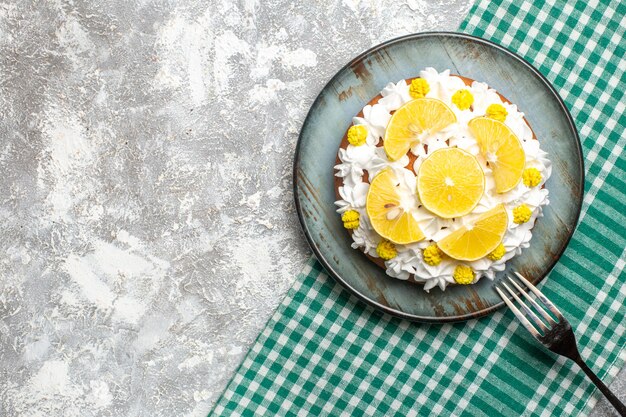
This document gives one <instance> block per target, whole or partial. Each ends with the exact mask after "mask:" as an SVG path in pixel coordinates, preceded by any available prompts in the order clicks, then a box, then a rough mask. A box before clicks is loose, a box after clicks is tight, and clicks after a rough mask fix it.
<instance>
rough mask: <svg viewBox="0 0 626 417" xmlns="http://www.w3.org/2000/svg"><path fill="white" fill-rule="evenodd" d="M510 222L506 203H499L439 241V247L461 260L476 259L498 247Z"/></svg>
mask: <svg viewBox="0 0 626 417" xmlns="http://www.w3.org/2000/svg"><path fill="white" fill-rule="evenodd" d="M508 224H509V218H508V215H507V214H506V209H505V208H504V205H502V204H498V205H497V206H496V207H494V208H492V209H491V210H489V211H487V212H485V213H483V214H481V215H480V216H478V217H477V218H476V219H475V220H474V221H473V222H472V224H470V225H466V226H463V227H461V228H460V229H457V230H455V231H454V232H452V233H450V234H449V235H448V236H446V237H444V238H443V239H441V240H440V241H439V242H437V246H439V249H441V251H442V252H443V253H445V254H446V255H448V256H449V257H451V258H454V259H458V260H460V261H475V260H477V259H480V258H482V257H484V256H487V255H489V254H490V253H491V252H492V251H493V250H494V249H496V248H497V247H498V245H499V244H500V242H502V238H503V237H504V233H505V232H506V229H507V227H508Z"/></svg>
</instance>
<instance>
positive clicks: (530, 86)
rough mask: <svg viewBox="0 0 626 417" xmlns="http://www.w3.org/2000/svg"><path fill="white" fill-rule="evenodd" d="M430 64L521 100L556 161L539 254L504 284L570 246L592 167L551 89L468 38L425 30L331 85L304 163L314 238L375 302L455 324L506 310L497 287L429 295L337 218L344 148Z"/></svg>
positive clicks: (310, 126)
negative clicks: (383, 94)
mask: <svg viewBox="0 0 626 417" xmlns="http://www.w3.org/2000/svg"><path fill="white" fill-rule="evenodd" d="M426 67H434V68H436V69H437V70H438V71H443V70H444V69H448V68H449V69H450V70H451V71H452V72H453V73H455V74H459V75H464V76H466V77H469V78H472V79H474V80H478V81H482V82H485V83H487V84H488V85H489V86H490V87H492V88H495V89H496V90H497V91H498V92H500V93H501V94H502V95H504V97H506V98H508V99H509V100H511V102H513V103H515V104H517V106H518V108H519V109H520V110H521V111H523V112H524V113H525V115H526V119H527V120H528V122H529V123H530V125H531V126H532V128H533V130H534V132H535V134H536V135H537V137H538V138H539V141H540V142H541V147H542V149H544V150H545V151H547V152H548V154H549V158H550V159H551V160H552V163H553V168H552V176H551V177H550V179H549V180H548V182H547V184H546V187H547V188H548V189H549V190H550V205H548V206H547V207H545V209H544V217H542V218H541V219H539V221H538V222H537V223H536V225H535V227H534V229H533V238H532V240H531V245H530V247H529V248H527V249H524V251H523V252H522V254H521V255H519V256H516V257H515V258H513V259H512V260H511V261H509V262H507V268H506V270H505V271H504V272H502V273H500V274H498V275H497V276H496V279H495V280H496V281H498V280H500V279H501V278H502V276H503V275H505V274H507V273H510V272H511V271H513V270H516V271H519V272H520V273H521V274H522V275H524V276H526V277H527V278H528V279H530V280H531V281H532V282H535V283H536V282H538V281H540V280H541V279H543V277H545V276H546V274H547V273H548V272H549V271H550V270H551V269H552V267H553V266H554V264H555V263H556V262H557V260H558V259H559V257H560V256H561V254H562V253H563V251H564V250H565V247H566V246H567V243H568V242H569V240H570V238H571V236H572V234H573V232H574V229H575V227H576V223H577V221H578V216H579V213H580V207H581V204H582V196H583V184H584V169H583V162H582V152H581V147H580V141H579V138H578V133H577V132H576V128H575V126H574V122H573V120H572V117H571V115H570V114H569V112H568V111H567V108H566V107H565V105H564V103H563V101H562V100H561V98H560V97H559V95H558V94H557V92H556V91H555V90H554V88H553V87H552V86H551V85H550V83H549V82H548V81H547V80H546V79H545V78H544V77H543V76H542V75H541V74H540V73H539V71H537V70H536V69H535V68H533V67H532V66H531V65H530V64H529V63H527V62H526V61H524V60H523V59H522V58H520V57H519V56H517V55H516V54H514V53H512V52H510V51H508V50H506V49H504V48H503V47H501V46H498V45H496V44H494V43H492V42H489V41H486V40H484V39H480V38H476V37H473V36H469V35H464V34H459V33H444V32H434V33H419V34H414V35H409V36H405V37H401V38H397V39H394V40H391V41H388V42H385V43H383V44H381V45H378V46H376V47H374V48H372V49H370V50H369V51H367V52H365V53H363V54H361V55H360V56H358V57H357V58H355V59H354V60H352V61H351V62H350V63H349V64H347V65H346V66H345V67H343V68H342V69H341V70H340V71H339V72H338V73H337V74H336V75H335V76H334V77H333V78H332V79H331V80H330V82H329V83H328V84H327V85H326V86H325V87H324V89H323V90H322V92H321V93H320V94H319V96H318V97H317V99H316V100H315V102H314V103H313V106H312V107H311V110H310V111H309V114H308V115H307V117H306V120H305V121H304V125H303V126H302V131H301V132H300V137H299V139H298V145H297V147H296V155H295V161H294V174H293V175H294V179H293V181H294V194H295V201H296V207H297V211H298V216H299V218H300V222H301V223H302V228H303V229H304V234H305V236H306V238H307V240H308V241H309V244H310V245H311V248H312V249H313V252H314V253H315V255H316V256H317V259H318V260H319V261H320V262H321V263H322V265H323V266H324V268H326V270H327V271H328V273H329V274H330V275H331V276H333V277H334V278H335V279H336V280H337V281H339V282H340V283H341V284H342V285H343V286H344V287H345V288H346V289H348V290H349V291H350V292H352V293H353V294H354V295H356V296H357V297H358V298H360V299H361V300H363V301H365V302H366V303H368V304H370V305H372V306H374V307H376V308H378V309H380V310H383V311H385V312H386V313H389V314H392V315H394V316H399V317H402V318H406V319H410V320H416V321H424V322H452V321H462V320H468V319H471V318H476V317H480V316H483V315H485V314H488V313H490V312H493V311H495V310H496V309H498V308H500V307H502V306H503V304H504V303H503V302H502V300H501V299H500V298H499V297H498V294H497V293H496V292H495V291H494V289H493V281H491V280H489V279H487V278H483V279H481V280H480V281H479V282H478V283H477V284H475V285H468V286H463V285H453V286H449V287H448V288H447V289H446V291H441V290H439V288H434V289H432V290H431V291H430V293H426V292H425V291H424V290H423V287H422V286H421V285H419V284H414V283H409V282H407V281H401V280H398V279H395V278H391V277H389V276H387V275H386V274H385V272H384V271H383V270H382V269H381V268H379V267H378V266H376V265H375V264H374V263H373V262H371V261H370V260H369V259H367V258H366V257H365V255H364V254H363V253H362V252H361V251H359V250H355V249H352V248H351V247H350V244H351V243H352V239H351V238H350V236H349V234H348V233H347V232H346V231H345V230H344V228H343V226H342V223H341V219H340V216H339V215H338V214H337V213H336V212H335V209H336V208H335V205H334V204H333V203H334V201H335V189H334V185H333V178H334V177H333V175H334V169H333V166H334V163H335V157H336V155H337V150H338V147H339V143H340V142H341V139H342V137H343V135H344V133H345V131H346V129H347V128H348V127H349V125H350V123H351V122H352V117H353V116H354V115H356V114H357V113H358V112H359V111H360V110H361V109H362V108H363V106H364V105H365V104H366V103H367V102H368V101H369V100H370V99H371V98H372V97H374V96H376V95H377V94H379V92H380V91H381V90H382V89H383V87H384V86H385V85H386V84H387V83H389V82H390V81H391V82H397V81H398V80H402V79H406V78H411V77H415V76H416V75H418V72H419V71H420V70H422V69H424V68H426Z"/></svg>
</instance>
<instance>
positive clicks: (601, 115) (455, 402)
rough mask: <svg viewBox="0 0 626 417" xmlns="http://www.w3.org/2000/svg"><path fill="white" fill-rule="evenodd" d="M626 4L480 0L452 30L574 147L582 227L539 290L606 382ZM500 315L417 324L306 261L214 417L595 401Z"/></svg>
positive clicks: (624, 187)
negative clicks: (575, 136)
mask: <svg viewBox="0 0 626 417" xmlns="http://www.w3.org/2000/svg"><path fill="white" fill-rule="evenodd" d="M625 16H626V3H624V2H620V1H619V0H618V1H569V2H564V1H554V0H553V1H549V2H531V1H519V0H517V1H516V0H483V1H479V2H478V3H477V4H475V5H474V6H473V8H472V9H471V11H470V13H469V15H468V16H467V18H466V19H465V21H464V23H463V24H462V25H461V30H462V31H465V32H468V33H471V34H473V35H477V36H480V37H483V38H486V39H490V40H492V41H494V42H497V43H499V44H501V45H503V46H505V47H507V48H509V49H511V50H513V51H516V52H517V53H519V54H520V55H522V56H523V57H525V58H526V59H527V60H528V61H530V62H531V63H532V64H533V65H534V66H535V67H536V68H538V69H539V70H540V71H541V72H542V73H543V74H544V75H545V76H546V77H547V78H548V79H549V80H550V81H551V82H552V83H553V85H554V86H555V87H556V88H557V90H558V91H559V93H560V94H561V97H562V98H563V99H564V100H565V102H566V104H567V105H568V107H569V109H570V110H571V112H572V115H573V116H574V118H575V120H576V124H577V127H578V130H579V132H580V134H581V138H582V139H581V140H582V141H583V143H582V145H583V150H584V154H585V166H586V170H587V177H586V178H587V179H586V181H587V182H586V184H585V190H586V193H585V198H584V203H583V208H582V213H581V222H580V225H579V227H578V229H577V231H576V233H575V234H574V237H573V239H572V241H571V243H570V245H569V247H568V249H567V250H566V252H565V254H564V255H563V257H562V258H561V260H560V262H559V263H558V264H557V266H556V267H555V268H554V270H553V271H552V273H551V274H550V277H549V278H548V279H547V280H546V281H545V285H544V286H543V290H544V292H545V293H546V295H547V296H548V297H549V298H550V299H552V300H553V301H555V302H556V304H557V305H558V306H559V307H560V308H561V310H563V311H565V312H566V313H567V316H568V317H569V318H570V321H571V323H572V326H573V327H574V329H575V332H576V335H577V336H578V341H579V346H580V348H581V352H582V355H583V357H585V358H587V360H588V363H589V364H590V365H591V367H592V368H593V369H594V370H595V371H597V373H598V374H599V376H600V377H601V378H602V379H603V380H605V381H607V382H608V381H610V380H611V379H612V378H613V377H614V376H615V375H616V373H617V371H618V370H619V368H620V367H621V366H622V365H623V364H624V360H625V356H626V351H625V349H624V348H625V347H626V346H625V345H626V283H625V281H626V274H625V273H624V266H625V265H626V252H625V247H626V226H625V225H626V214H625V212H626V210H625V207H624V206H625V204H626V152H625V151H624V147H625V146H626V134H624V133H623V130H624V127H625V126H626V115H625V114H624V108H625V104H624V103H625V102H624V97H623V96H624V90H625V89H626V77H625V76H624V71H625V70H626V60H625V59H624V56H625V54H626V50H625V47H626V40H625V38H624V29H625V28H626V18H625ZM594 391H595V390H594V387H593V385H591V383H590V382H588V381H587V379H586V378H585V376H584V374H582V372H580V371H579V370H578V368H577V367H576V365H574V364H572V363H571V362H569V361H566V360H564V359H560V358H556V357H555V356H553V355H551V354H549V353H547V352H546V351H545V350H544V349H542V348H541V347H539V346H538V344H537V343H536V342H535V341H534V340H533V339H532V338H531V337H530V336H529V335H528V334H527V332H526V331H525V330H524V329H523V328H521V327H520V324H518V322H517V321H516V320H515V318H514V317H513V315H512V314H511V313H510V312H509V311H501V312H497V313H495V314H493V315H492V316H489V317H485V318H482V319H479V320H473V321H469V322H466V323H459V324H448V325H443V326H440V325H423V324H413V323H409V322H406V321H402V320H399V319H395V318H391V317H389V316H386V315H383V314H381V313H379V312H377V311H374V310H373V309H371V308H370V307H367V306H365V305H363V304H361V303H360V302H358V301H357V300H356V299H355V298H353V297H351V296H350V295H349V294H348V293H347V292H346V291H344V290H343V289H342V288H341V287H340V286H339V285H338V284H336V283H335V282H334V281H333V280H332V279H330V278H329V277H328V276H327V275H326V274H325V273H324V271H323V270H322V268H321V266H320V265H319V263H317V262H316V261H315V260H314V259H312V260H311V261H310V262H309V263H308V265H307V266H306V268H305V269H304V271H303V272H302V273H301V274H300V275H299V276H298V278H297V280H296V283H295V284H294V286H293V288H291V290H290V291H289V292H288V294H287V296H286V298H285V299H284V300H283V302H282V304H281V305H280V307H279V308H278V310H277V311H276V313H275V314H274V315H273V316H272V318H271V319H270V321H269V322H268V323H267V326H266V327H265V329H264V330H263V332H262V333H261V334H260V335H259V337H258V339H257V341H256V342H255V343H254V345H253V347H252V349H251V350H250V352H249V353H248V355H247V356H246V358H245V360H244V361H243V363H242V364H241V366H240V368H239V369H238V370H237V372H236V374H235V376H234V378H233V379H232V381H231V382H230V384H229V385H228V387H227V388H226V390H225V392H224V393H223V395H222V397H221V398H220V399H219V401H218V402H217V405H216V407H215V409H214V410H213V412H212V413H211V415H212V416H230V415H235V416H248V415H259V416H269V415H287V416H309V415H311V416H358V415H367V416H433V415H446V416H448V415H452V416H457V415H463V416H489V417H492V416H520V415H524V416H569V415H574V416H576V415H585V414H588V412H589V411H590V410H591V408H592V407H593V405H594V404H595V402H596V400H597V395H598V394H597V393H595V392H594Z"/></svg>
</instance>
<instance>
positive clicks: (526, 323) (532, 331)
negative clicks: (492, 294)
mask: <svg viewBox="0 0 626 417" xmlns="http://www.w3.org/2000/svg"><path fill="white" fill-rule="evenodd" d="M495 289H496V291H497V292H498V294H499V295H500V297H501V298H502V300H504V302H505V303H506V305H507V306H509V308H510V309H511V311H513V314H515V317H517V319H518V320H519V321H521V322H522V325H523V326H524V327H525V328H526V330H528V331H529V332H530V334H532V335H533V336H534V337H535V339H538V338H540V337H541V335H540V334H539V332H538V331H537V329H535V327H534V326H533V325H532V324H530V322H529V321H528V319H527V318H526V316H524V314H522V312H521V311H519V310H518V309H517V307H515V304H513V302H512V301H511V300H510V299H509V298H508V297H506V296H505V295H504V294H503V293H502V291H500V288H498V287H497V286H496V287H495Z"/></svg>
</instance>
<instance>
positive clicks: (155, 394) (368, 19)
mask: <svg viewBox="0 0 626 417" xmlns="http://www.w3.org/2000/svg"><path fill="white" fill-rule="evenodd" d="M469 7H470V2H469V0H436V1H426V0H406V1H398V0H384V1H359V0H344V1H330V2H318V1H309V2H289V1H283V0H269V1H260V0H243V1H239V2H231V1H224V0H222V1H192V0H189V1H165V0H155V1H138V2H129V1H126V0H103V1H95V0H92V1H84V0H73V1H72V0H54V1H49V2H38V1H34V0H24V1H17V2H2V3H0V105H1V108H2V117H1V118H0V134H1V135H2V137H3V140H2V142H1V144H0V168H1V172H2V178H0V195H1V196H2V197H1V198H2V204H1V205H0V227H1V230H2V234H3V238H2V239H1V240H0V251H1V253H2V254H3V256H2V258H1V260H0V415H2V416H34V417H36V416H69V417H72V416H155V417H157V416H174V415H175V416H204V415H206V413H207V412H208V411H209V409H210V408H211V406H212V404H213V403H214V402H215V400H216V399H217V397H218V396H219V394H220V392H221V391H222V390H223V389H224V387H225V384H226V383H227V381H228V380H229V378H230V377H231V375H232V373H233V372H234V370H235V368H236V367H237V365H238V364H239V362H240V361H241V359H242V358H243V356H244V354H245V352H246V350H247V348H248V347H249V346H250V344H251V343H252V342H253V340H254V339H255V337H256V335H257V333H258V332H259V330H260V329H261V328H262V326H263V325H264V323H265V321H266V320H267V319H268V318H269V316H270V314H271V313H272V311H273V310H274V309H275V307H276V306H277V305H278V303H279V302H280V300H281V298H282V295H283V294H284V293H285V292H286V290H287V289H288V288H289V286H290V284H291V282H292V281H293V280H294V278H295V275H296V273H297V272H298V271H299V269H300V268H301V266H302V265H303V263H304V261H305V260H306V259H307V258H308V256H309V254H310V253H309V250H308V248H307V247H306V244H305V242H304V239H303V237H302V235H301V234H300V230H299V227H298V223H297V219H296V215H295V212H294V208H293V203H292V194H291V163H292V154H293V151H294V147H295V142H296V138H297V134H298V130H299V128H300V126H301V123H302V121H303V119H304V116H305V115H306V112H307V110H308V108H309V106H310V105H311V103H312V101H313V99H314V98H315V96H316V94H317V93H318V92H319V90H320V89H321V87H322V86H323V84H324V83H325V82H326V81H327V80H328V79H329V78H330V77H331V76H332V75H333V74H334V73H335V72H336V71H337V70H338V69H339V68H340V67H341V66H342V65H343V64H344V63H345V62H346V61H347V60H348V59H349V58H350V57H352V56H354V55H356V54H358V53H359V52H361V51H362V50H364V49H366V48H368V47H370V46H372V45H375V44H377V43H379V42H381V41H384V40H386V39H389V38H392V37H395V36H399V35H404V34H407V33H412V32H417V31H424V30H454V29H455V28H456V27H457V26H458V24H459V22H460V20H461V19H462V18H463V16H464V15H465V14H466V13H467V12H468V10H469ZM625 380H626V375H625V374H624V373H623V372H622V374H621V375H620V377H619V378H618V381H617V382H616V383H615V384H614V385H613V387H614V388H615V389H616V390H618V391H619V392H620V393H621V396H622V398H623V397H624V396H625V395H624V394H625V392H626V389H625V387H626V385H625V384H624V381H625ZM609 410H610V409H609V407H608V406H607V405H606V403H601V404H600V406H598V407H596V410H595V411H594V416H606V415H610V411H609Z"/></svg>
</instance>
